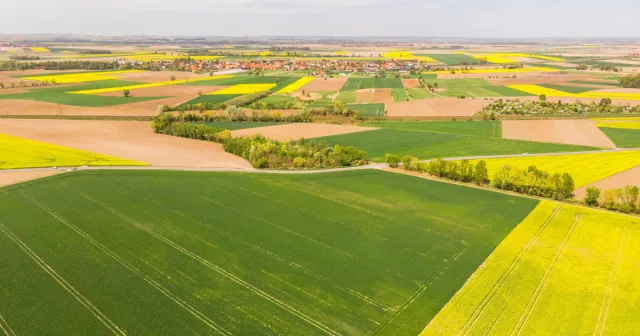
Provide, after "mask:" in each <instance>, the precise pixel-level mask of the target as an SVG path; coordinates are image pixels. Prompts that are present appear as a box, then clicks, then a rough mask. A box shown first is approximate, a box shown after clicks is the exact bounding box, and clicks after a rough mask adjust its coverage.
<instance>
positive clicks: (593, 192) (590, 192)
mask: <svg viewBox="0 0 640 336" xmlns="http://www.w3.org/2000/svg"><path fill="white" fill-rule="evenodd" d="M599 198H600V189H599V188H598V187H589V188H587V194H586V195H585V196H584V204H586V205H588V206H597V205H598V199H599Z"/></svg>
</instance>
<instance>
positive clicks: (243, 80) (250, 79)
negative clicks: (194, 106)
mask: <svg viewBox="0 0 640 336" xmlns="http://www.w3.org/2000/svg"><path fill="white" fill-rule="evenodd" d="M213 78H215V77H213ZM291 79H293V81H296V80H297V79H298V78H296V77H289V76H247V75H239V76H236V77H231V78H222V79H211V80H203V81H197V82H187V83H183V84H181V85H197V86H200V85H207V86H227V85H236V84H275V83H277V81H278V80H280V81H281V82H285V81H286V82H290V81H291Z"/></svg>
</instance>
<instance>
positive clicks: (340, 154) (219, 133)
mask: <svg viewBox="0 0 640 336" xmlns="http://www.w3.org/2000/svg"><path fill="white" fill-rule="evenodd" d="M152 127H153V130H154V132H156V133H160V134H167V135H173V136H179V137H183V138H190V139H198V140H205V141H212V142H217V143H221V144H222V146H223V148H224V150H225V151H226V152H228V153H231V154H235V155H238V156H241V157H243V158H245V159H246V160H247V161H249V163H251V165H252V166H253V167H255V168H287V169H305V168H306V169H311V168H338V167H348V166H360V165H365V164H367V163H368V161H367V152H365V151H362V150H359V149H357V148H355V147H343V146H339V145H335V146H330V145H328V144H327V143H325V142H323V141H322V142H318V141H305V140H304V139H300V140H298V141H296V142H285V141H277V140H269V139H266V138H265V137H264V136H262V135H254V136H252V137H232V136H231V132H230V131H229V130H226V129H224V128H216V127H211V126H207V125H204V124H197V123H194V122H188V121H184V119H180V118H178V117H176V116H173V115H172V114H168V113H166V114H162V115H160V116H158V117H156V118H154V119H153V122H152Z"/></svg>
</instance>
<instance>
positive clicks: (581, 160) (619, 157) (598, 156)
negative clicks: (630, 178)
mask: <svg viewBox="0 0 640 336" xmlns="http://www.w3.org/2000/svg"><path fill="white" fill-rule="evenodd" d="M477 161H478V160H474V161H473V162H474V163H477ZM484 161H485V162H486V163H487V169H488V170H489V179H491V178H492V177H493V174H494V173H495V172H496V171H497V170H499V169H500V168H502V167H503V166H504V165H507V164H508V165H511V166H513V167H518V168H522V169H526V168H527V167H529V166H536V167H538V168H539V169H542V170H544V171H547V172H549V173H565V172H567V173H569V174H571V176H572V177H573V179H574V181H575V185H576V188H578V187H582V186H585V185H588V184H591V183H593V182H596V181H599V180H602V179H604V178H606V177H609V176H612V175H615V174H617V173H620V172H623V171H625V170H628V169H631V168H633V167H635V166H638V165H640V151H615V152H600V153H589V154H573V155H549V156H520V157H512V158H499V159H485V160H484Z"/></svg>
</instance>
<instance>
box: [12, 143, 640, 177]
mask: <svg viewBox="0 0 640 336" xmlns="http://www.w3.org/2000/svg"><path fill="white" fill-rule="evenodd" d="M639 150H640V148H625V149H620V148H618V149H605V150H599V151H583V152H564V153H539V154H527V155H522V154H520V155H514V154H506V155H486V156H465V157H451V158H444V160H449V161H454V160H465V159H466V160H481V159H499V158H519V157H535V156H556V155H578V154H594V153H611V152H629V151H639ZM429 161H431V160H422V161H420V162H429ZM385 167H387V164H386V163H372V164H369V165H366V166H358V167H346V168H331V169H315V170H275V169H274V170H268V169H256V168H213V167H170V166H167V167H163V166H96V167H89V166H82V167H56V168H20V169H0V174H3V173H10V172H42V171H59V172H64V171H86V170H175V171H200V172H243V173H265V174H318V173H331V172H337V171H348V170H363V169H382V168H385Z"/></svg>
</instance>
